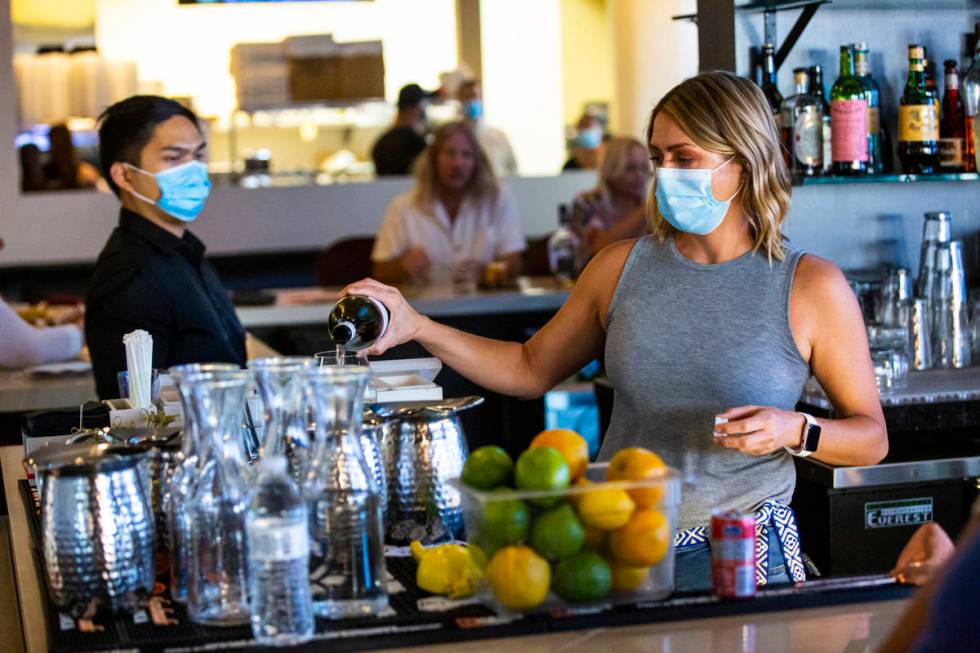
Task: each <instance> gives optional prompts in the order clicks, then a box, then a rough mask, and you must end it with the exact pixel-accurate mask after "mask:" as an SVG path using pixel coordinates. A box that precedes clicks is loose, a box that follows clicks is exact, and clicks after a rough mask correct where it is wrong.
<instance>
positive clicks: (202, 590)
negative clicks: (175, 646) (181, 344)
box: [184, 370, 251, 626]
mask: <svg viewBox="0 0 980 653" xmlns="http://www.w3.org/2000/svg"><path fill="white" fill-rule="evenodd" d="M250 381H251V375H250V374H249V373H248V372H247V371H244V370H243V371H240V372H235V373H231V372H229V373H222V374H206V373H205V374H197V375H192V376H190V377H188V378H186V379H185V380H184V383H185V384H188V385H189V386H190V392H191V410H192V411H193V413H194V420H195V422H196V428H197V431H198V433H199V435H200V458H201V466H200V468H199V476H198V479H197V481H196V482H195V484H194V485H195V488H194V493H193V496H192V498H191V501H190V504H189V508H188V509H189V513H190V515H189V516H190V523H191V538H190V539H191V568H190V573H189V574H188V580H189V583H188V601H187V612H188V614H189V616H190V619H191V621H194V622H196V623H200V624H205V625H210V626H227V625H236V624H247V623H249V618H250V612H249V604H248V579H247V551H246V542H245V508H246V505H247V503H248V498H249V497H248V489H247V485H246V483H245V481H244V478H243V463H242V459H241V425H242V416H243V414H244V411H245V396H246V393H247V391H248V386H249V382H250Z"/></svg>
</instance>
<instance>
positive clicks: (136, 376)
mask: <svg viewBox="0 0 980 653" xmlns="http://www.w3.org/2000/svg"><path fill="white" fill-rule="evenodd" d="M123 344H124V345H126V370H127V371H128V375H127V376H128V377H129V402H130V403H131V404H132V405H133V408H147V407H148V406H150V405H151V403H152V402H151V401H150V391H151V390H152V384H153V376H152V375H153V336H151V335H150V334H149V333H147V332H146V331H143V330H142V329H138V330H136V331H133V332H132V333H127V334H126V335H124V336H123Z"/></svg>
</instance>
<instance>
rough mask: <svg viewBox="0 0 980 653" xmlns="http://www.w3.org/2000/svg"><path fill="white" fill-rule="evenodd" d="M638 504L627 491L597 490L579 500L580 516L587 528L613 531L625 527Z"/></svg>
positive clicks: (597, 486) (597, 488)
mask: <svg viewBox="0 0 980 653" xmlns="http://www.w3.org/2000/svg"><path fill="white" fill-rule="evenodd" d="M635 507H636V504H634V503H633V499H632V498H631V497H630V495H629V493H628V492H627V491H626V490H621V489H618V488H608V489H603V488H602V486H601V485H596V486H595V489H593V490H590V491H588V492H586V493H585V494H582V495H581V496H580V498H579V500H578V514H579V516H581V517H582V521H583V522H584V523H585V525H586V526H592V527H593V528H600V529H602V530H604V531H611V530H613V529H616V528H620V527H621V526H624V525H625V524H626V522H628V521H629V520H630V515H632V514H633V508H635Z"/></svg>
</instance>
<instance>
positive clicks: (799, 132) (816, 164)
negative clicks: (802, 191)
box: [780, 68, 823, 177]
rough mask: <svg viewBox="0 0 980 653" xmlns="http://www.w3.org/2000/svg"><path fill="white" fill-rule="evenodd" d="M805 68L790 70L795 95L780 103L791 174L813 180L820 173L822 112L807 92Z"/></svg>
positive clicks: (818, 104)
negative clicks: (791, 71)
mask: <svg viewBox="0 0 980 653" xmlns="http://www.w3.org/2000/svg"><path fill="white" fill-rule="evenodd" d="M809 77H810V75H809V73H808V72H807V69H806V68H795V69H794V70H793V82H794V83H795V84H796V94H795V95H791V96H790V97H788V98H786V99H785V100H783V107H782V112H781V117H780V119H781V121H782V125H783V127H782V131H783V135H784V142H785V143H786V145H787V148H788V149H787V151H788V152H789V153H790V159H791V170H792V172H793V174H794V175H797V176H803V177H813V176H815V175H819V174H820V173H821V172H822V171H823V113H822V111H821V107H820V101H819V100H818V99H817V98H815V97H813V96H812V95H810V94H809V93H808V87H809Z"/></svg>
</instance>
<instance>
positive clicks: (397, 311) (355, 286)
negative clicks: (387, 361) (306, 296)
mask: <svg viewBox="0 0 980 653" xmlns="http://www.w3.org/2000/svg"><path fill="white" fill-rule="evenodd" d="M341 294H342V295H368V296H369V297H374V298H375V299H377V300H378V301H380V302H381V303H382V304H384V305H385V306H386V307H387V308H388V313H389V319H388V330H387V331H386V332H385V334H384V336H382V338H381V340H379V341H378V342H376V343H375V344H374V345H373V346H371V347H370V348H368V349H367V350H366V353H367V355H369V356H380V355H381V354H383V353H385V352H386V351H388V350H389V349H391V348H392V347H394V346H396V345H400V344H402V343H403V342H409V341H410V340H415V339H416V338H417V337H418V334H419V332H420V331H421V330H422V327H423V326H424V324H425V322H426V318H425V317H423V316H422V315H419V314H418V313H417V312H416V311H415V309H414V308H412V306H411V305H410V304H409V303H408V302H407V301H405V298H404V297H403V296H402V293H401V291H399V290H398V289H397V288H393V287H391V286H386V285H385V284H383V283H381V282H380V281H375V280H374V279H361V280H360V281H355V282H354V283H352V284H350V285H349V286H347V287H346V288H344V289H343V291H341Z"/></svg>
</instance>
